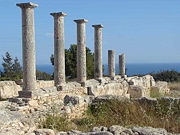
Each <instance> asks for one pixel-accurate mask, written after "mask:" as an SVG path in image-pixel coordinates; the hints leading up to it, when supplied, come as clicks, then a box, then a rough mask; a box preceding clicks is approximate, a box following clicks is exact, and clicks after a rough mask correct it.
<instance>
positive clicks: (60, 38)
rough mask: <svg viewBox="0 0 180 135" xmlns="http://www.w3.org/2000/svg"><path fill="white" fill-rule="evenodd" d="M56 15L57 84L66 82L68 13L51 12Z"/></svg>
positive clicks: (55, 80) (55, 51) (55, 63)
mask: <svg viewBox="0 0 180 135" xmlns="http://www.w3.org/2000/svg"><path fill="white" fill-rule="evenodd" d="M51 15H52V16H53V17H54V82H55V86H56V87H58V86H62V85H64V83H65V54H64V16H66V15H67V14H65V13H62V12H59V13H51Z"/></svg>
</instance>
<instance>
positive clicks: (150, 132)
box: [132, 127, 167, 135]
mask: <svg viewBox="0 0 180 135" xmlns="http://www.w3.org/2000/svg"><path fill="white" fill-rule="evenodd" d="M132 130H133V131H134V132H137V133H139V134H141V135H166V134H167V131H166V130H165V129H162V128H152V127H133V128H132Z"/></svg>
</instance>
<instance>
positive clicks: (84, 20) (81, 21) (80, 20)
mask: <svg viewBox="0 0 180 135" xmlns="http://www.w3.org/2000/svg"><path fill="white" fill-rule="evenodd" d="M74 22H76V23H87V22H88V20H86V19H78V20H74Z"/></svg>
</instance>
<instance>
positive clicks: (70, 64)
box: [50, 44, 94, 79]
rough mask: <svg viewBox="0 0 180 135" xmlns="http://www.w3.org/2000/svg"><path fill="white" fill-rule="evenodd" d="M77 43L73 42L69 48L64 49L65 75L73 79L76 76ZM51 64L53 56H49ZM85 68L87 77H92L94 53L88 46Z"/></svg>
mask: <svg viewBox="0 0 180 135" xmlns="http://www.w3.org/2000/svg"><path fill="white" fill-rule="evenodd" d="M76 52H77V45H75V44H73V45H71V46H70V48H69V49H65V67H66V76H67V77H69V78H71V79H73V78H76V77H77V68H76V67H77V66H76V64H77V59H76V57H77V54H76ZM50 60H51V63H52V65H54V56H53V55H51V57H50ZM86 61H87V62H86V63H87V64H86V67H87V68H86V69H87V77H88V78H93V77H94V54H93V53H92V52H91V50H90V49H89V48H87V47H86Z"/></svg>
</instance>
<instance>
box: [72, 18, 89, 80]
mask: <svg viewBox="0 0 180 135" xmlns="http://www.w3.org/2000/svg"><path fill="white" fill-rule="evenodd" d="M74 22H76V23H77V80H78V81H79V82H80V83H84V82H85V81H86V78H87V75H86V29H85V23H87V22H88V21H87V20H85V19H80V20H74Z"/></svg>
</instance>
